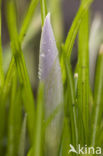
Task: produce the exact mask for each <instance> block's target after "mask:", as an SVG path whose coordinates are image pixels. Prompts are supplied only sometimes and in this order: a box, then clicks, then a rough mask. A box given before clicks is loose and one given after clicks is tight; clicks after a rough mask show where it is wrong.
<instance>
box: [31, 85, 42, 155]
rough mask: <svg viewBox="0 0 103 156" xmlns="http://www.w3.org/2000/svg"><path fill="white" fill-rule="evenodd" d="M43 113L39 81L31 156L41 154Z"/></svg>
mask: <svg viewBox="0 0 103 156" xmlns="http://www.w3.org/2000/svg"><path fill="white" fill-rule="evenodd" d="M43 114H44V85H43V84H41V83H40V85H39V90H38V98H37V111H36V125H35V131H34V145H33V148H32V156H41V155H42V153H41V152H42V146H41V144H42V135H43V119H44V118H43Z"/></svg>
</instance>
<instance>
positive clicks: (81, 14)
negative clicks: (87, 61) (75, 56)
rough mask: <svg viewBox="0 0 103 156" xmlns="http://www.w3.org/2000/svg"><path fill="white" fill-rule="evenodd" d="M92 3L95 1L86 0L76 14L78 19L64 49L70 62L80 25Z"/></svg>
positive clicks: (74, 22)
mask: <svg viewBox="0 0 103 156" xmlns="http://www.w3.org/2000/svg"><path fill="white" fill-rule="evenodd" d="M92 2H93V0H86V1H84V2H83V3H82V4H81V5H80V8H79V10H78V12H77V14H76V17H75V19H74V21H73V23H72V26H71V29H70V31H69V33H68V36H67V38H66V41H65V44H64V46H63V49H64V51H65V52H66V54H67V56H68V59H69V61H70V57H71V53H72V48H73V45H74V41H75V38H76V35H77V33H78V30H79V27H80V24H81V22H82V20H83V18H84V17H85V14H86V12H87V10H88V8H89V7H90V5H91V4H92Z"/></svg>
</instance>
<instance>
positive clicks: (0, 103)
mask: <svg viewBox="0 0 103 156" xmlns="http://www.w3.org/2000/svg"><path fill="white" fill-rule="evenodd" d="M11 63H12V64H10V66H9V71H8V73H7V75H6V80H5V83H4V85H3V88H2V90H1V93H0V155H2V150H3V138H4V130H5V113H6V101H7V97H8V93H9V91H10V88H11V82H12V78H13V76H14V72H12V70H11V66H13V67H14V68H15V65H14V59H12V62H11ZM11 73H12V74H11Z"/></svg>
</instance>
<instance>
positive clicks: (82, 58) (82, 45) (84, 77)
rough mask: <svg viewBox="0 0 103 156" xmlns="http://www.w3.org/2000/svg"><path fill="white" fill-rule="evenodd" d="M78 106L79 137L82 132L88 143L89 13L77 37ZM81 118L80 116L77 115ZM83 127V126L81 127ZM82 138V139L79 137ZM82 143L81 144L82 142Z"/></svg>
mask: <svg viewBox="0 0 103 156" xmlns="http://www.w3.org/2000/svg"><path fill="white" fill-rule="evenodd" d="M78 47H79V48H78V51H79V54H78V71H79V72H78V107H79V109H80V112H81V113H82V119H83V126H82V123H79V125H80V127H79V131H80V139H81V134H82V133H83V134H84V135H85V136H84V139H83V140H85V144H88V139H89V138H88V126H89V13H88V12H87V13H86V14H85V16H84V19H83V20H82V23H81V26H80V30H79V39H78ZM79 118H81V117H79ZM83 127H84V128H83ZM82 131H85V132H82ZM81 140H82V139H81ZM83 143H84V141H83ZM83 143H82V144H83Z"/></svg>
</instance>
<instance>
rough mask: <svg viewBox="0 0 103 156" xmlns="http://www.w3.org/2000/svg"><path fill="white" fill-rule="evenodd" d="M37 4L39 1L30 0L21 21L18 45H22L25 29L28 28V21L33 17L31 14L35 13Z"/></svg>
mask: <svg viewBox="0 0 103 156" xmlns="http://www.w3.org/2000/svg"><path fill="white" fill-rule="evenodd" d="M38 2H39V0H31V3H30V6H29V9H28V11H27V14H26V16H25V18H24V21H23V24H22V27H21V30H20V35H19V39H20V43H22V41H23V38H24V36H25V34H26V32H27V29H28V27H29V24H30V21H31V19H32V17H33V14H34V11H35V8H36V6H37V4H38Z"/></svg>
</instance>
